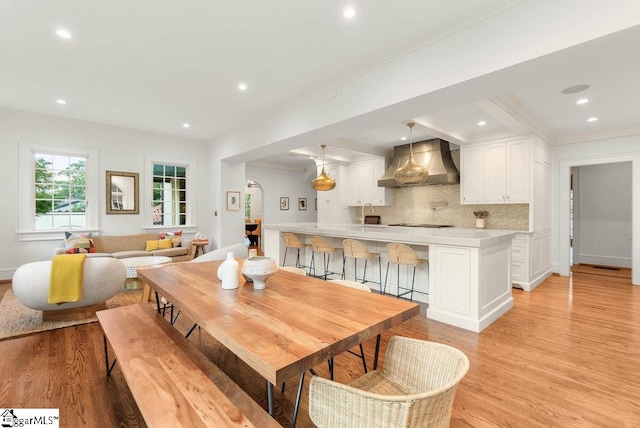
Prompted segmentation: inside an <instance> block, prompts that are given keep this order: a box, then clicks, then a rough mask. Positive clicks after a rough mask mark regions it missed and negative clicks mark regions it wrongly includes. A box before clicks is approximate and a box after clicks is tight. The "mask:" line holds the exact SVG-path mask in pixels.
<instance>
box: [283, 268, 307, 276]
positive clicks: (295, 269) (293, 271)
mask: <svg viewBox="0 0 640 428" xmlns="http://www.w3.org/2000/svg"><path fill="white" fill-rule="evenodd" d="M278 270H284V271H287V272H291V273H295V274H298V275H304V276H307V272H305V270H304V269H300V268H297V267H294V266H282V267H279V268H278Z"/></svg>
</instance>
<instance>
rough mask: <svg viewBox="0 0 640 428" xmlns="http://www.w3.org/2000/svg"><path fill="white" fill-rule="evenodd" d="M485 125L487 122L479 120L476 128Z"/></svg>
mask: <svg viewBox="0 0 640 428" xmlns="http://www.w3.org/2000/svg"><path fill="white" fill-rule="evenodd" d="M486 124H487V122H485V121H484V120H481V121H480V122H478V126H485V125H486Z"/></svg>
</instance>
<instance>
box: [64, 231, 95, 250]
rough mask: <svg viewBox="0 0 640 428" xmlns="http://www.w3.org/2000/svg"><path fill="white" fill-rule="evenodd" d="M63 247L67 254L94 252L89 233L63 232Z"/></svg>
mask: <svg viewBox="0 0 640 428" xmlns="http://www.w3.org/2000/svg"><path fill="white" fill-rule="evenodd" d="M64 234H65V237H66V240H65V249H66V251H67V253H69V254H79V253H95V252H96V249H95V245H94V244H93V239H91V234H90V233H88V234H82V235H74V234H73V233H70V232H65V233H64Z"/></svg>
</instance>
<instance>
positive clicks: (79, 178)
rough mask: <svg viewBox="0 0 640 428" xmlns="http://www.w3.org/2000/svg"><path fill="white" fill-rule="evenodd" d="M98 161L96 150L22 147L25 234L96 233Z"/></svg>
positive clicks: (32, 145)
mask: <svg viewBox="0 0 640 428" xmlns="http://www.w3.org/2000/svg"><path fill="white" fill-rule="evenodd" d="M97 157H98V155H97V152H95V151H92V150H85V149H78V148H69V147H60V146H47V145H38V144H31V143H21V151H20V174H21V175H20V189H21V193H20V198H21V199H20V207H21V208H20V228H21V231H22V232H46V231H60V230H69V229H80V230H86V229H94V228H95V227H96V225H97V221H96V219H97V216H98V213H97V206H95V207H94V206H93V205H94V204H92V203H90V202H91V201H95V200H97V198H96V195H94V194H92V192H97V188H98V187H97V177H98V174H97V171H96V170H95V169H96V168H95V165H97V164H98V163H97ZM96 205H97V204H96Z"/></svg>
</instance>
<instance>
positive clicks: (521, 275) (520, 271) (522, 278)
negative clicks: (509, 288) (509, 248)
mask: <svg viewBox="0 0 640 428" xmlns="http://www.w3.org/2000/svg"><path fill="white" fill-rule="evenodd" d="M527 276H528V275H527V264H526V263H520V262H514V263H511V282H521V283H523V282H527Z"/></svg>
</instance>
